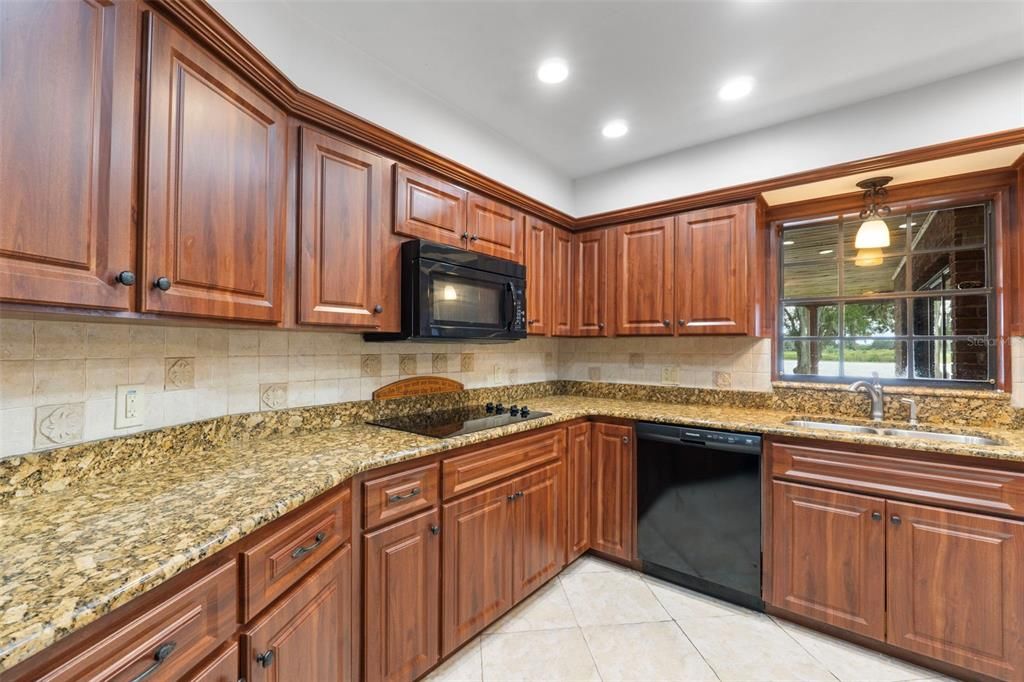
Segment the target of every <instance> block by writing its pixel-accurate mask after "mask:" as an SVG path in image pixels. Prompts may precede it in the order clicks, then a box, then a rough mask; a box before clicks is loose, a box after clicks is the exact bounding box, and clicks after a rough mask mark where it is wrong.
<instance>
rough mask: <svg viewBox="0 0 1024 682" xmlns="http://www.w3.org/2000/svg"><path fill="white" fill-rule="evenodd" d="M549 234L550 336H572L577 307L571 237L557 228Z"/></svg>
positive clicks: (569, 233) (566, 231)
mask: <svg viewBox="0 0 1024 682" xmlns="http://www.w3.org/2000/svg"><path fill="white" fill-rule="evenodd" d="M551 234H552V249H551V280H550V281H549V282H547V283H546V286H547V288H548V290H549V294H550V296H551V299H550V300H551V307H550V315H549V317H550V320H551V322H550V326H551V335H552V336H572V334H573V326H572V320H573V313H574V312H575V310H576V306H577V305H578V301H577V295H576V291H575V282H574V280H573V249H572V243H573V242H572V240H573V235H572V232H569V231H568V230H563V229H561V228H558V227H556V228H554V229H553V230H552V231H551ZM527 274H529V270H527Z"/></svg>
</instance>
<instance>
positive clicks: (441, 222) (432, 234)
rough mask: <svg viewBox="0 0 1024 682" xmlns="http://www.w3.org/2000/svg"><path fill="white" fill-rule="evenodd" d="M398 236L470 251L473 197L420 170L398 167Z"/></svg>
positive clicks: (459, 188)
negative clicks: (469, 207)
mask: <svg viewBox="0 0 1024 682" xmlns="http://www.w3.org/2000/svg"><path fill="white" fill-rule="evenodd" d="M394 186H395V234H400V235H402V236H404V237H413V238H416V239H428V240H430V241H432V242H437V243H439V244H448V245H450V246H461V247H464V248H465V247H467V246H468V244H469V233H468V232H467V231H466V214H467V211H466V205H467V204H468V203H469V193H468V192H467V191H466V190H464V189H462V188H461V187H459V186H457V185H453V184H451V183H450V182H445V181H444V180H440V179H438V178H435V177H433V176H431V175H427V174H426V173H421V172H420V171H418V170H415V169H413V168H409V167H408V166H403V165H401V164H395V185H394Z"/></svg>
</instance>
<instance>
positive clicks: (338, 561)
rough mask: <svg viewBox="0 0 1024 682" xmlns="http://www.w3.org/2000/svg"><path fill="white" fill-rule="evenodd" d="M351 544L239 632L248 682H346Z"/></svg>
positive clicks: (348, 672) (349, 659) (348, 676)
mask: <svg viewBox="0 0 1024 682" xmlns="http://www.w3.org/2000/svg"><path fill="white" fill-rule="evenodd" d="M351 617H352V545H351V544H346V545H345V546H344V547H342V548H341V549H339V550H338V551H337V552H335V553H334V555H333V556H331V557H330V558H328V559H325V560H324V562H323V563H322V564H321V565H320V566H319V567H318V568H317V569H316V570H314V571H313V572H312V573H310V574H309V576H308V577H306V578H305V579H304V580H303V581H302V582H301V583H299V584H298V585H297V586H296V587H295V588H294V589H293V590H292V591H291V592H289V593H288V594H286V595H285V596H284V597H282V598H281V599H280V600H278V601H277V602H276V603H275V604H274V605H273V606H271V607H270V609H269V610H267V612H266V613H264V615H262V616H260V618H258V619H257V620H256V621H255V622H254V623H253V624H252V625H251V626H250V627H248V628H247V629H246V630H245V631H244V632H243V633H242V639H241V642H242V652H243V658H242V661H243V663H242V668H243V675H244V676H245V679H246V680H249V682H277V681H279V680H349V679H352V672H351V666H352V656H351V639H352V638H351V633H350V630H349V628H350V623H351Z"/></svg>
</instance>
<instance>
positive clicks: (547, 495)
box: [512, 462, 565, 602]
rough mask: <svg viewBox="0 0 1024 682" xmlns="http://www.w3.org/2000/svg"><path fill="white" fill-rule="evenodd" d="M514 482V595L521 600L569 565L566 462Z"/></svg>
mask: <svg viewBox="0 0 1024 682" xmlns="http://www.w3.org/2000/svg"><path fill="white" fill-rule="evenodd" d="M512 485H513V487H515V493H513V494H514V495H515V496H516V500H515V503H514V504H513V505H512V507H513V527H514V531H513V537H512V554H513V565H512V599H513V600H514V601H516V602H518V601H520V600H521V599H523V598H525V597H526V596H527V595H528V594H530V593H531V592H533V591H534V590H535V589H537V588H538V587H540V586H541V585H543V584H544V583H546V582H547V581H548V580H550V579H551V578H553V577H555V576H556V575H558V572H559V571H561V570H562V568H563V567H564V566H565V512H564V509H565V502H564V499H565V466H564V465H563V464H562V463H561V462H558V463H556V464H551V465H548V466H546V467H544V468H543V469H539V470H538V471H535V472H534V473H531V474H529V475H527V476H520V477H519V478H517V479H515V480H514V481H513V482H512Z"/></svg>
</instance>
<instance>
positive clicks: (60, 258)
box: [0, 0, 139, 310]
mask: <svg viewBox="0 0 1024 682" xmlns="http://www.w3.org/2000/svg"><path fill="white" fill-rule="evenodd" d="M138 21H139V14H138V6H137V5H136V4H135V3H133V2H121V1H120V0H118V1H116V2H99V1H89V0H66V1H63V2H61V1H59V0H46V1H36V2H2V3H0V150H3V151H2V153H0V194H2V197H0V300H6V301H19V302H24V303H43V304H57V305H67V306H76V307H89V308H106V309H112V310H128V309H129V308H130V307H131V305H132V301H133V300H134V295H133V294H134V291H135V289H133V288H132V287H131V286H125V285H124V284H120V283H119V282H118V281H117V278H118V276H119V275H120V273H122V272H125V273H129V274H134V271H135V269H136V268H135V251H134V248H133V243H134V240H133V234H134V229H135V226H134V221H133V217H132V211H133V200H132V195H133V184H134V183H133V180H132V178H133V174H134V170H133V159H134V158H135V153H134V152H135V150H134V141H135V82H136V79H135V69H136V67H135V65H136V59H137V54H138ZM127 277H128V276H127V275H126V276H125V278H124V281H125V282H129V280H128V279H127Z"/></svg>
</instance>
